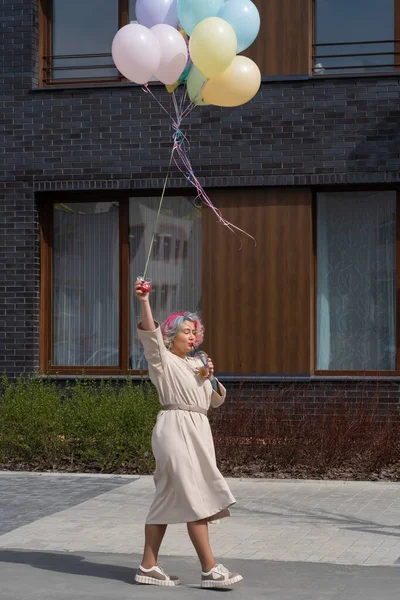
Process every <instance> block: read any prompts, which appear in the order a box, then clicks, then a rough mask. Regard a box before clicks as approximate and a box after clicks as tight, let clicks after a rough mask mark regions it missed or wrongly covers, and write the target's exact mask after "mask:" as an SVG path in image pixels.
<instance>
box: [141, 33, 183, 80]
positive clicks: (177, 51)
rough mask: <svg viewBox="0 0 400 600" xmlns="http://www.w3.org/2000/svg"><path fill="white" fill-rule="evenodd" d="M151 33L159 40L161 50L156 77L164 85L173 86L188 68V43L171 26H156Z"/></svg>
mask: <svg viewBox="0 0 400 600" xmlns="http://www.w3.org/2000/svg"><path fill="white" fill-rule="evenodd" d="M150 31H151V32H152V33H153V34H154V35H155V36H156V38H157V39H158V41H159V44H160V49H161V60H160V65H159V67H158V69H157V71H155V72H154V75H155V77H157V79H159V80H160V81H162V83H165V84H166V85H172V84H173V83H175V82H176V81H177V80H178V78H179V76H180V75H182V73H183V70H184V68H185V67H186V63H187V60H188V49H187V45H186V42H185V40H184V38H183V36H182V34H181V33H179V31H177V30H176V29H175V28H174V27H171V25H165V24H159V25H154V27H152V28H151V29H150Z"/></svg>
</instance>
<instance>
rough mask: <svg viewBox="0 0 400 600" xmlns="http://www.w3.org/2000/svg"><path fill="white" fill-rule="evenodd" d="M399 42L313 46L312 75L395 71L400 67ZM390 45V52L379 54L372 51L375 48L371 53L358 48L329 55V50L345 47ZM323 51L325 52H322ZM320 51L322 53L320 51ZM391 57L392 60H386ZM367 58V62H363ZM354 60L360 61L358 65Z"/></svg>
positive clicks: (385, 41)
mask: <svg viewBox="0 0 400 600" xmlns="http://www.w3.org/2000/svg"><path fill="white" fill-rule="evenodd" d="M399 43H400V40H374V41H365V42H363V41H361V42H331V43H326V44H313V74H314V75H322V74H324V73H327V74H329V73H333V72H339V73H340V72H346V71H347V72H360V71H362V72H375V71H378V72H379V71H382V69H384V70H385V71H387V70H390V69H392V70H395V69H396V68H399V67H400V60H398V58H397V57H398V56H399V55H400V51H398V50H397V47H399V48H400V46H397V44H399ZM377 44H380V45H386V46H387V45H388V44H391V46H392V48H393V49H391V50H390V51H385V50H381V51H380V52H376V51H374V50H375V48H372V49H371V52H365V51H364V48H360V51H359V52H346V51H345V52H339V53H335V54H331V53H329V51H330V49H331V48H332V49H333V50H334V49H335V48H338V49H340V48H342V47H344V50H347V47H349V46H350V47H351V48H353V47H355V46H361V47H362V46H375V47H376V45H377ZM324 49H326V50H327V52H324ZM321 50H322V51H321ZM378 56H379V57H381V58H382V60H381V61H378V60H376V57H378ZM386 57H391V59H392V60H390V59H386ZM366 58H368V59H369V60H363V59H366ZM355 59H360V63H361V64H358V63H357V61H356V60H355Z"/></svg>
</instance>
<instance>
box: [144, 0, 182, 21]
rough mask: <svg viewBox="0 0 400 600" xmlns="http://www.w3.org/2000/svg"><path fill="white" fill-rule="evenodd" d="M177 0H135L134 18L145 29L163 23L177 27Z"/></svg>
mask: <svg viewBox="0 0 400 600" xmlns="http://www.w3.org/2000/svg"><path fill="white" fill-rule="evenodd" d="M176 2H177V0H136V8H135V12H136V18H137V20H138V21H139V23H141V24H142V25H145V26H146V27H154V25H159V24H161V23H163V24H164V25H172V27H177V26H178V23H179V19H178V8H177V6H176Z"/></svg>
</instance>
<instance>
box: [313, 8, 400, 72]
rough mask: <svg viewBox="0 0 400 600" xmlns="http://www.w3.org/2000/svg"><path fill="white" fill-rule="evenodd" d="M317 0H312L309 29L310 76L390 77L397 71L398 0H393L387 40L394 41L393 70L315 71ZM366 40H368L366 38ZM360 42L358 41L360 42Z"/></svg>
mask: <svg viewBox="0 0 400 600" xmlns="http://www.w3.org/2000/svg"><path fill="white" fill-rule="evenodd" d="M317 1H318V0H312V13H311V14H312V24H311V27H312V31H311V39H312V46H311V75H312V77H336V78H338V77H339V78H340V77H346V76H354V75H361V76H370V75H378V76H380V77H385V76H386V77H388V76H389V77H390V76H391V75H393V74H395V73H398V72H399V71H400V0H394V15H393V25H394V28H393V40H388V42H390V41H393V42H394V51H393V58H394V65H393V70H391V71H374V70H372V69H371V70H370V71H368V72H361V71H358V70H356V71H352V70H351V69H350V68H349V69H344V70H343V71H342V72H341V73H329V72H328V73H326V72H324V73H315V61H316V59H317V58H318V57H316V56H315V49H316V46H317V44H316V3H317ZM367 41H368V40H367ZM361 43H362V42H360V44H361ZM396 59H397V60H396Z"/></svg>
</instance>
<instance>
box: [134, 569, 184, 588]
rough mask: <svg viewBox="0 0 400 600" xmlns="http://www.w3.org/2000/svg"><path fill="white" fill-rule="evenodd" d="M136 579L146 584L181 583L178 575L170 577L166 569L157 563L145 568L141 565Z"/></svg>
mask: <svg viewBox="0 0 400 600" xmlns="http://www.w3.org/2000/svg"><path fill="white" fill-rule="evenodd" d="M135 581H136V583H142V584H145V585H161V586H174V585H179V579H178V578H177V577H173V576H171V577H170V576H169V575H167V574H166V573H165V571H164V569H162V568H161V567H160V566H159V565H156V566H155V567H152V568H151V569H144V568H143V567H142V565H140V567H139V568H138V570H137V572H136V575H135Z"/></svg>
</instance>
